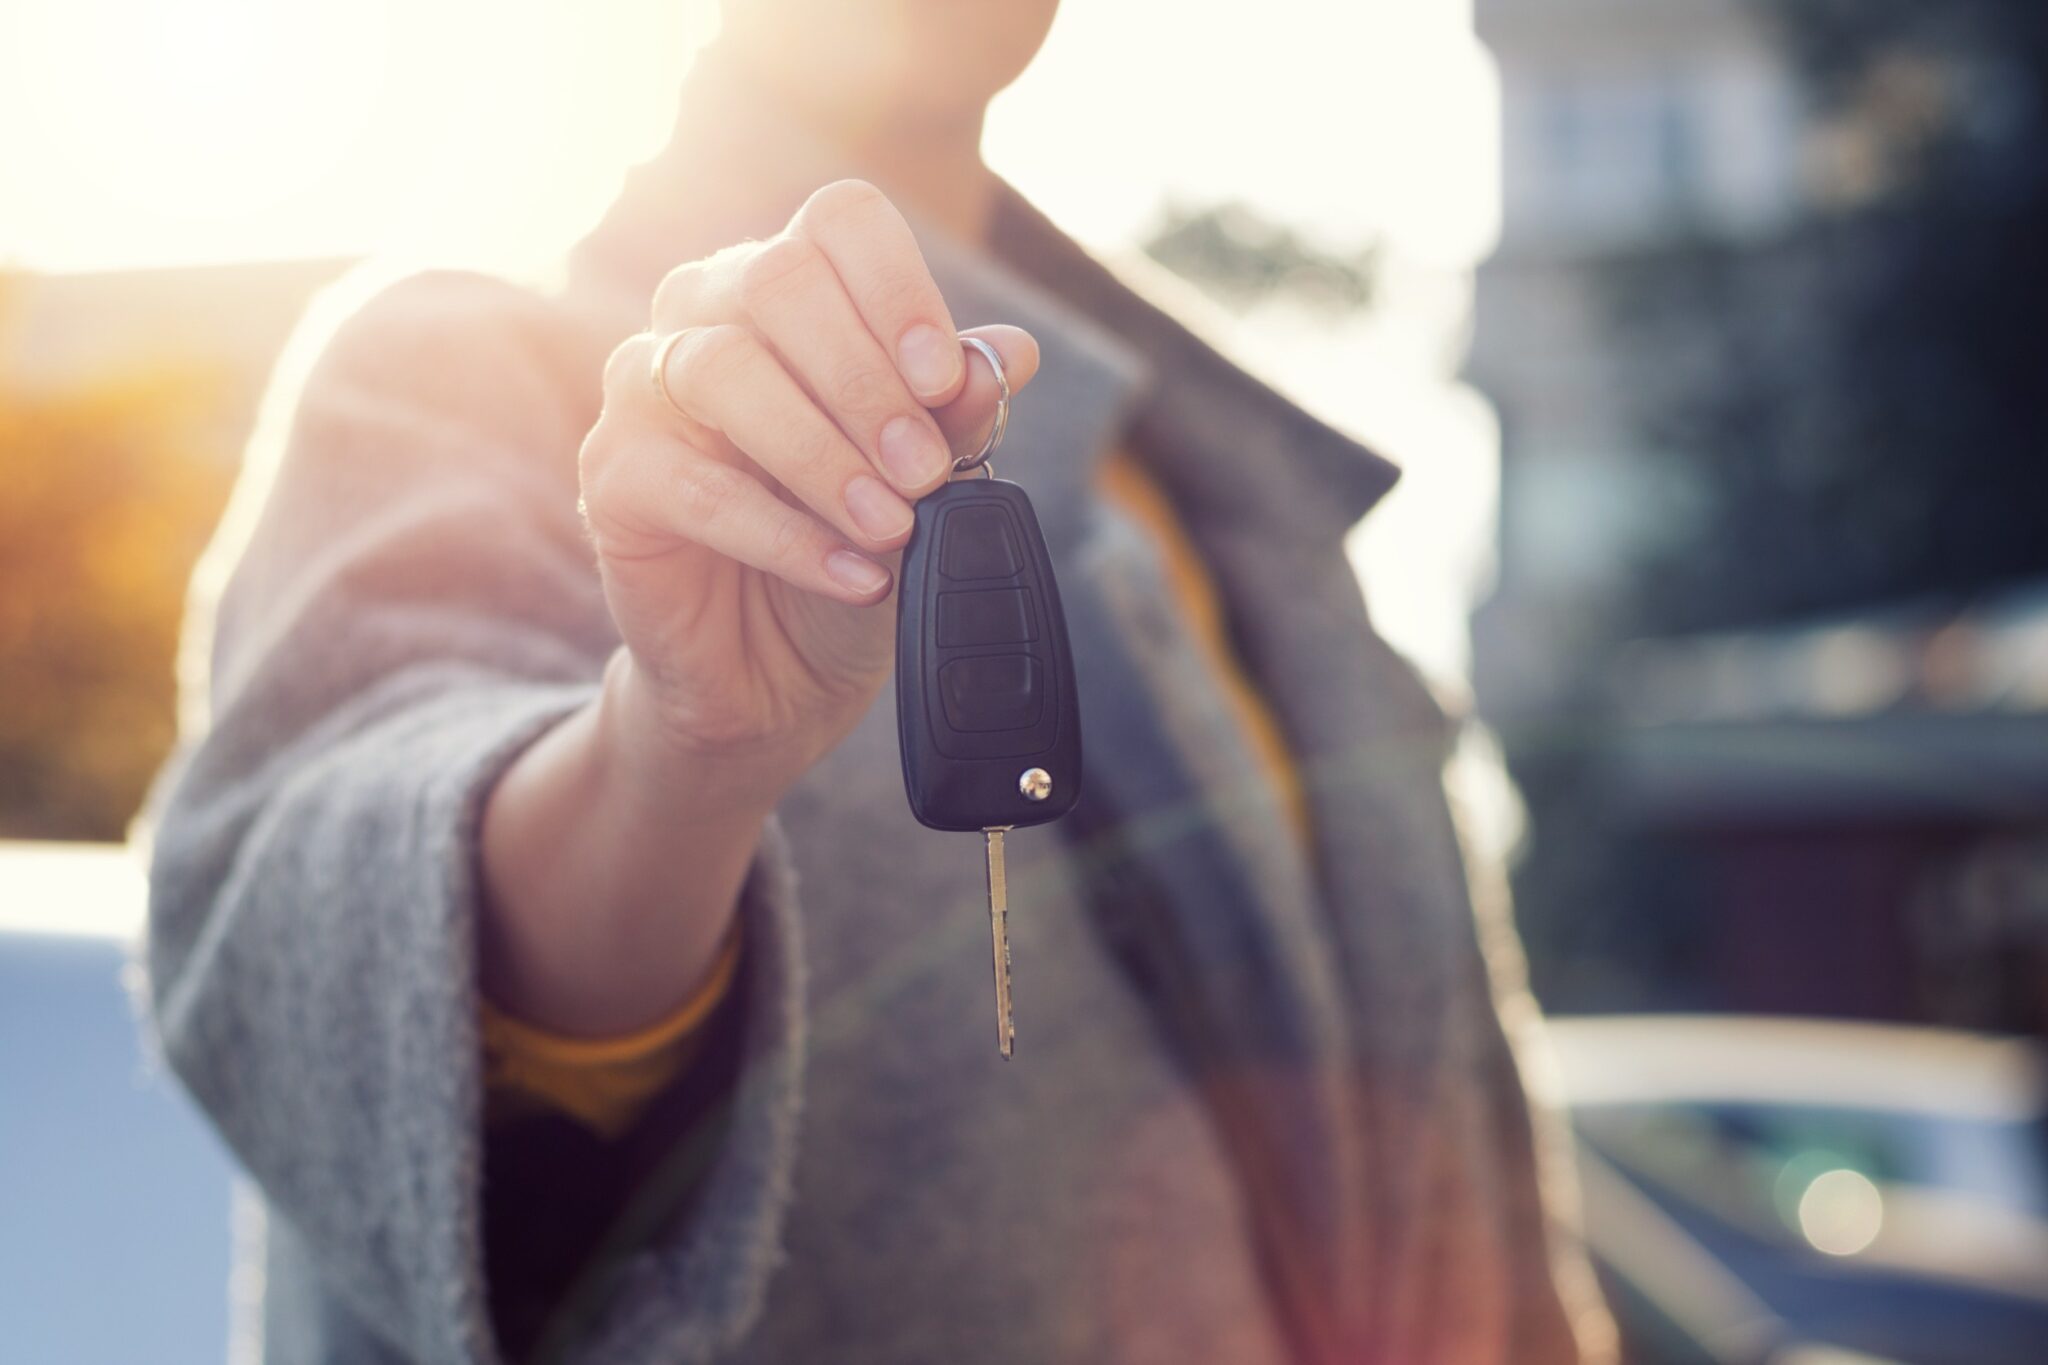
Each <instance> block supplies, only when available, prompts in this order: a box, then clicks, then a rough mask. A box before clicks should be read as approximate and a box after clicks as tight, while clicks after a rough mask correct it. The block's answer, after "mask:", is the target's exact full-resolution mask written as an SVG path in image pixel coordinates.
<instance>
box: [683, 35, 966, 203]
mask: <svg viewBox="0 0 2048 1365" xmlns="http://www.w3.org/2000/svg"><path fill="white" fill-rule="evenodd" d="M763 68H764V64H763V63H760V62H757V61H754V60H751V59H750V58H749V57H748V56H747V54H745V53H744V52H741V51H738V50H736V49H733V48H730V47H726V46H724V45H721V44H719V43H713V44H712V45H711V46H710V47H708V48H706V49H705V50H704V51H703V52H702V53H700V54H699V56H698V58H697V61H696V63H695V64H694V65H693V67H692V69H691V72H690V76H689V78H688V79H687V80H686V81H685V83H684V88H683V99H682V112H681V116H680V117H679V118H678V119H677V123H676V132H675V139H674V142H673V143H672V144H671V147H670V156H671V158H672V160H673V164H675V166H676V167H677V169H678V171H679V172H682V173H686V174H690V175H691V176H692V177H693V179H698V183H711V184H726V185H731V184H735V183H736V179H735V178H738V180H739V181H740V182H744V183H747V184H748V187H749V189H750V190H753V191H756V192H758V193H759V195H760V196H761V198H762V199H763V200H765V201H767V203H772V204H773V205H774V206H775V209H776V211H778V212H781V213H782V214H784V215H785V216H786V215H787V213H788V212H791V211H793V210H794V208H795V206H796V205H797V204H799V203H801V202H802V201H803V199H804V198H805V197H806V196H807V195H808V194H809V193H810V191H812V190H815V189H817V188H818V187H819V186H820V185H823V184H826V183H828V182H829V181H831V180H835V179H840V178H843V177H847V176H857V177H859V178H861V179H864V180H869V181H872V182H873V183H874V184H875V185H876V186H878V187H879V188H880V189H881V190H882V192H883V193H885V194H887V195H888V196H889V198H890V199H891V200H892V201H894V202H895V203H896V205H897V206H898V207H899V208H901V209H903V211H904V212H905V213H906V214H908V215H910V216H911V217H913V218H915V219H918V220H921V221H924V222H927V223H929V224H931V225H932V226H934V227H936V228H938V229H939V230H941V231H944V232H946V233H948V234H950V235H952V236H954V237H957V238H959V239H960V240H962V241H964V242H968V243H971V244H981V243H984V242H985V241H986V240H987V236H988V230H989V224H990V220H991V218H992V216H993V214H994V210H995V202H996V187H997V182H996V179H995V177H994V176H993V175H992V174H991V173H990V171H989V169H988V167H987V165H986V164H985V163H984V162H983V161H982V159H981V129H982V113H983V110H982V109H981V108H979V107H976V108H973V109H970V110H963V111H957V112H954V113H951V114H945V115H941V114H935V113H931V112H929V111H924V110H906V109H902V108H875V109H869V110H861V111H849V110H848V109H846V108H844V107H839V106H827V105H823V104H820V103H818V102H817V101H816V100H814V99H810V98H808V97H807V96H806V95H805V93H804V92H803V91H800V90H794V89H791V88H789V84H788V83H778V82H777V81H776V79H775V73H774V72H773V71H772V70H764V69H763ZM764 206H765V205H764Z"/></svg>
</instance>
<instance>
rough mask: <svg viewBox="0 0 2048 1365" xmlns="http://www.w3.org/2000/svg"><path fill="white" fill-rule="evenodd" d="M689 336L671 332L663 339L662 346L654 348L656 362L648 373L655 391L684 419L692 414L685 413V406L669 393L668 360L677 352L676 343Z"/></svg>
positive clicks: (684, 333) (683, 333)
mask: <svg viewBox="0 0 2048 1365" xmlns="http://www.w3.org/2000/svg"><path fill="white" fill-rule="evenodd" d="M687 335H688V333H687V332H670V333H669V334H668V335H667V336H665V337H663V338H662V339H661V344H660V345H659V346H656V347H655V348H654V361H653V363H652V364H651V365H650V366H649V367H648V372H647V374H648V378H650V379H652V380H653V381H654V391H655V392H656V393H658V394H660V395H661V401H662V402H664V403H666V404H668V405H669V407H670V408H671V409H673V410H674V411H675V412H676V413H677V414H678V415H680V416H683V417H687V416H689V415H690V414H689V413H687V412H684V411H683V405H682V404H681V403H678V402H677V401H676V396H675V395H674V394H672V393H670V392H669V391H668V358H669V354H670V352H672V351H674V350H675V348H676V343H677V342H679V341H681V340H682V339H683V338H684V337H685V336H687Z"/></svg>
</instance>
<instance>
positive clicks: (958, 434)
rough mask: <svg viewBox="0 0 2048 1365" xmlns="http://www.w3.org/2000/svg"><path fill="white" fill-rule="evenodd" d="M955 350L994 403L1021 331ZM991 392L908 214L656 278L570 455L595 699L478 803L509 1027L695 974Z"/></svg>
mask: <svg viewBox="0 0 2048 1365" xmlns="http://www.w3.org/2000/svg"><path fill="white" fill-rule="evenodd" d="M972 335H976V336H979V337H981V338H982V339H983V340H985V341H987V342H988V343H989V344H990V345H992V346H994V347H995V348H996V350H997V351H998V352H999V353H1000V354H1001V355H1002V357H1003V362H1004V369H1005V371H1006V372H1007V377H1008V379H1009V382H1010V386H1011V388H1012V390H1013V391H1014V390H1016V389H1019V388H1022V387H1023V386H1024V385H1025V384H1026V383H1028V382H1029V381H1030V379H1031V376H1032V375H1033V374H1034V373H1035V372H1036V370H1037V368H1038V349H1037V345H1036V343H1035V342H1033V341H1032V339H1031V338H1030V337H1029V336H1028V335H1027V334H1025V333H1024V332H1022V331H1020V330H1018V329H1017V328H1014V327H984V328H978V329H976V330H975V332H973V333H972ZM657 364H658V365H659V366H660V376H661V382H660V383H659V384H658V383H657V382H656V378H655V374H656V371H655V367H656V365H657ZM664 389H665V390H666V392H665V393H664ZM995 401H996V386H995V380H994V377H993V376H992V375H991V374H990V373H989V372H988V369H987V367H986V366H985V365H984V366H973V367H970V366H969V365H967V363H966V361H965V357H964V354H963V348H962V347H961V345H960V341H959V336H958V334H957V333H956V332H955V331H954V327H953V321H952V317H951V315H950V314H949V312H948V310H947V308H946V303H945V300H944V299H943V298H941V297H940V295H939V291H938V287H937V286H936V285H935V284H934V283H933V281H932V278H931V275H930V273H929V272H928V271H927V270H926V268H925V265H924V260H923V257H922V255H921V254H920V253H919V251H918V248H917V244H916V242H915V240H914V239H913V237H912V235H911V232H910V228H909V226H908V224H907V223H905V221H904V219H903V217H902V215H901V214H900V213H898V212H897V210H896V209H895V207H894V206H893V205H891V204H890V203H889V201H888V200H887V199H886V198H884V197H883V196H882V194H881V193H880V192H879V191H877V190H875V189H874V188H873V187H872V186H869V185H866V184H863V183H861V182H858V181H840V182H838V183H836V184H832V185H828V186H826V187H825V188H824V189H821V190H819V191H818V192H817V193H816V194H814V195H812V196H811V197H810V199H809V200H808V201H807V202H806V203H805V204H804V206H803V208H802V209H801V210H799V211H798V213H797V214H796V216H795V217H794V218H793V219H791V221H790V223H789V226H788V227H787V228H786V229H785V230H784V231H783V232H782V233H780V234H778V235H777V236H775V237H773V238H771V239H769V240H768V241H765V242H749V243H745V244H743V245H740V246H735V247H731V248H728V249H727V250H725V251H721V252H719V253H717V254H716V255H714V256H711V257H708V258H706V259H705V260H702V261H697V262H693V263H691V264H689V265H685V266H682V267H679V268H678V269H676V270H674V271H672V272H671V273H670V274H669V276H668V277H667V279H665V280H664V281H663V282H662V285H661V288H660V290H659V292H658V293H657V294H656V296H655V301H654V309H653V318H652V326H651V328H650V329H649V331H647V332H645V333H642V334H641V335H639V336H636V337H634V338H632V339H631V340H629V341H627V342H626V343H624V344H623V345H621V346H620V347H619V348H618V350H617V351H615V352H614V353H613V355H612V357H611V360H610V361H609V363H608V364H607V367H606V373H605V402H604V410H603V413H602V415H601V416H600V417H599V419H598V421H597V424H596V425H595V426H594V427H593V428H592V429H591V431H590V433H589V435H588V436H587V437H586V439H585V440H584V443H583V449H582V454H581V470H580V472H581V482H582V494H583V506H584V511H585V516H586V518H587V520H588V523H589V528H590V533H591V538H592V540H593V542H594V543H595V545H596V548H597V554H598V562H599V568H600V571H601V573H602V575H603V580H604V591H605V600H606V602H607V604H608V605H609V607H610V609H611V613H612V617H613V619H614V621H615V622H616V623H617V625H618V628H619V633H620V635H621V637H622V638H623V640H624V641H625V645H624V648H623V649H621V650H620V651H619V653H618V654H617V655H616V656H614V658H613V659H612V661H611V666H610V667H609V668H608V669H607V670H606V675H605V684H604V688H603V690H602V694H601V697H600V699H599V700H598V701H597V702H595V703H593V705H592V706H590V707H588V708H586V709H585V710H584V711H582V712H579V713H577V714H576V715H575V716H572V717H570V718H569V719H568V720H566V721H565V722H564V723H563V724H561V725H559V726H557V727H556V728H555V729H554V730H553V731H551V732H550V733H549V734H547V735H546V736H544V737H543V738H542V739H541V740H540V741H539V742H537V743H536V744H535V745H534V746H533V747H532V748H530V749H528V750H527V751H526V752H525V753H524V754H522V755H521V756H520V758H519V759H518V760H516V761H515V762H514V763H513V765H512V767H511V768H510V769H509V770H508V771H507V772H506V774H505V775H504V776H503V777H502V778H501V779H500V781H499V783H498V784H497V787H496V788H495V790H494V791H493V792H492V794H491V796H490V798H489V800H488V802H487V804H486V806H485V811H484V825H483V840H482V842H483V865H484V879H485V883H486V886H487V890H488V897H487V899H488V905H487V907H486V913H485V916H484V924H483V977H484V989H485V992H486V993H487V994H488V995H489V996H490V997H491V998H492V999H493V1000H494V1001H496V1002H497V1003H498V1004H499V1005H500V1006H501V1007H503V1008H505V1009H508V1010H510V1011H512V1012H513V1013H515V1014H518V1015H520V1016H522V1017H524V1018H527V1019H530V1020H532V1021H533V1022H536V1023H539V1024H541V1025H543V1026H549V1027H554V1028H557V1029H560V1030H563V1031H566V1032H570V1033H578V1034H604V1033H615V1032H619V1031H621V1030H625V1029H630V1028H634V1027H637V1026H638V1025H640V1024H644V1023H646V1022H648V1021H649V1020H651V1019H653V1018H657V1017H659V1016H660V1015H661V1014H662V1013H664V1012H666V1010H668V1009H669V1008H671V1007H673V1006H674V1005H675V1004H676V1003H677V1002H678V1001H680V1000H681V999H682V998H683V997H684V996H685V995H686V994H687V993H688V991H689V990H690V988H691V987H692V986H693V985H694V984H695V983H696V982H697V981H698V980H699V979H700V978H701V976H702V975H703V972H704V971H705V969H706V968H707V967H708V965H709V963H710V961H711V959H712V957H713V955H714V954H715V952H716V950H717V947H718V943H719V940H720V938H721V936H722V935H723V933H724V932H725V929H726V927H727V925H728V924H729V923H730V920H731V916H732V912H733V907H734V903H735V901H736V899H737V895H738V891H739V888H740V885H741V883H742V882H743V880H744V878H745V875H746V870H747V867H748V866H749V864H750V862H751V860H752V857H753V852H754V849H755V847H756V845H757V844H758V842H759V838H760V830H761V824H762V821H763V820H765V819H766V817H767V815H768V813H769V812H770V811H772V810H773V808H774V806H775V804H776V802H777V801H778V800H779V799H780V798H781V796H782V794H783V793H784V792H786V791H787V790H788V789H789V787H790V786H791V785H793V784H794V783H795V782H796V781H797V779H798V778H800V777H801V776H802V775H803V773H804V772H805V771H806V770H807V769H808V768H809V767H810V766H811V764H813V763H814V762H816V761H817V759H818V758H819V757H820V756H821V755H822V754H824V753H825V752H826V751H828V750H829V749H830V748H831V747H832V746H833V745H835V744H837V743H838V742H839V740H840V739H842V738H843V737H844V736H845V734H846V732H847V731H848V730H850V729H851V728H852V727H853V725H854V724H855V722H856V721H858V720H859V718H860V717H861V715H862V714H863V713H864V712H865V711H866V710H867V709H868V707H869V706H870V705H871V704H872V703H873V701H874V698H875V694H876V693H877V692H878V691H879V690H880V688H881V685H882V683H883V681H884V679H885V678H886V677H887V676H888V670H889V664H890V653H891V644H892V640H893V634H894V632H893V629H892V627H893V623H894V613H893V612H890V611H889V610H887V608H886V604H887V603H888V602H889V600H890V599H891V596H892V593H891V588H892V586H893V581H894V575H893V568H894V566H895V564H896V562H897V558H898V552H899V551H900V550H901V548H902V546H903V543H904V541H905V540H906V539H907V538H908V536H909V534H910V526H911V507H910V504H911V503H912V502H913V501H914V500H915V499H917V498H919V497H921V496H923V495H924V494H926V493H929V492H931V491H932V490H933V489H934V488H937V487H938V486H939V485H940V484H941V483H943V482H945V480H946V478H947V476H948V475H949V473H950V472H951V467H952V460H953V455H954V452H955V451H956V450H957V451H959V452H960V453H968V452H971V451H972V450H973V449H974V448H975V444H976V443H977V442H978V441H979V440H980V439H981V436H982V434H983V433H984V432H985V431H986V430H987V428H988V426H989V423H990V422H991V421H992V419H993V417H994V414H995Z"/></svg>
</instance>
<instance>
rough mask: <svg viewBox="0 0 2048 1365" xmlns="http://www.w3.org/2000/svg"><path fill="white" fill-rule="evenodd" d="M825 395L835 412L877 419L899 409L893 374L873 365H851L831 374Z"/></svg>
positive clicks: (897, 389)
mask: <svg viewBox="0 0 2048 1365" xmlns="http://www.w3.org/2000/svg"><path fill="white" fill-rule="evenodd" d="M826 392H827V393H828V394H829V396H830V398H829V401H830V402H831V405H832V409H833V411H835V412H839V413H845V414H849V415H850V414H860V415H862V416H878V415H880V414H882V413H884V412H888V411H892V410H893V409H895V408H896V407H898V406H900V403H899V396H900V395H899V385H898V384H897V382H896V378H895V376H894V375H892V374H889V373H887V372H885V371H883V370H880V369H877V368H876V367H875V366H873V365H869V364H864V363H853V364H848V365H845V366H842V367H841V368H840V369H838V370H837V371H836V372H834V374H833V375H832V378H831V380H830V381H829V383H828V384H827V387H826Z"/></svg>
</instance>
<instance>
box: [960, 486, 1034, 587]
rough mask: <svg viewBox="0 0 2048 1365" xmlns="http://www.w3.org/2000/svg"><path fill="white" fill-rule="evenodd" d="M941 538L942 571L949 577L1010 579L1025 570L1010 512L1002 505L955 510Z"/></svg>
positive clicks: (986, 505) (966, 579) (962, 579)
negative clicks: (1011, 525) (942, 542)
mask: <svg viewBox="0 0 2048 1365" xmlns="http://www.w3.org/2000/svg"><path fill="white" fill-rule="evenodd" d="M940 536H941V538H942V539H943V541H944V549H942V550H941V551H940V554H939V572H940V573H942V574H944V575H945V576H946V577H948V578H951V579H955V580H958V581H962V582H965V581H971V580H973V579H977V578H1008V577H1010V576H1011V575H1013V574H1015V573H1017V572H1018V571H1019V570H1020V569H1021V568H1023V563H1022V561H1021V559H1020V558H1019V557H1018V554H1017V541H1016V537H1015V536H1014V535H1013V534H1012V533H1011V527H1010V518H1009V515H1008V511H1007V509H1006V508H1004V507H1002V506H1001V505H1000V504H984V505H982V506H979V507H956V508H954V509H952V511H951V512H950V513H949V514H948V515H947V517H946V520H945V524H944V526H943V527H942V528H941V530H940Z"/></svg>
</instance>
